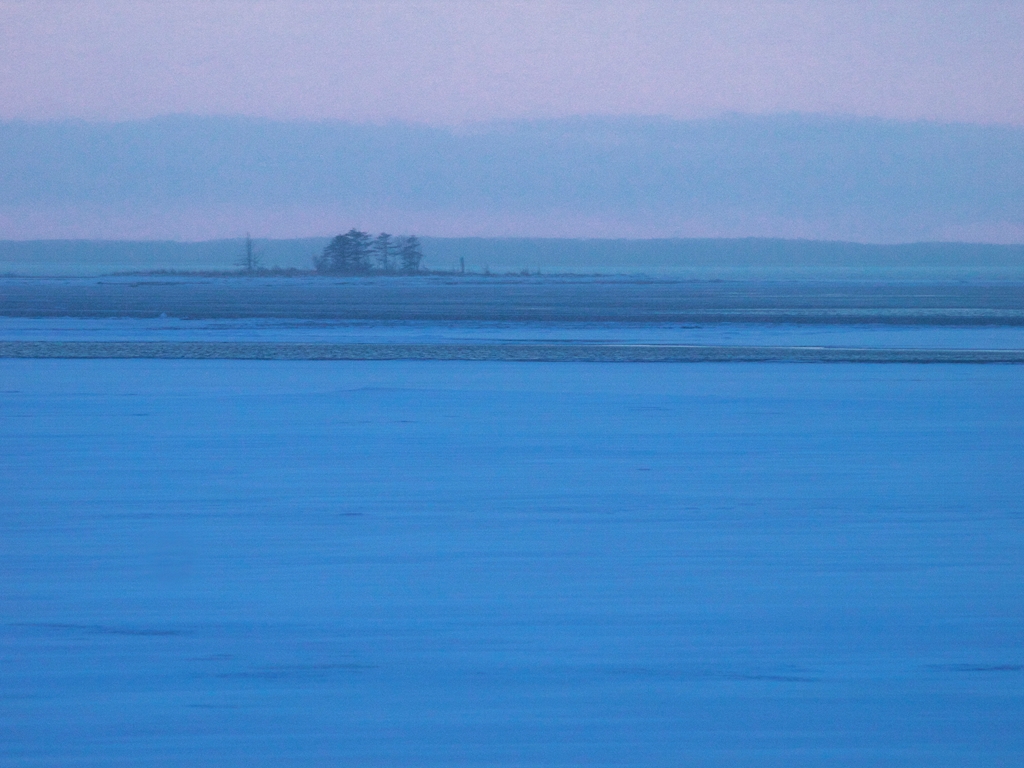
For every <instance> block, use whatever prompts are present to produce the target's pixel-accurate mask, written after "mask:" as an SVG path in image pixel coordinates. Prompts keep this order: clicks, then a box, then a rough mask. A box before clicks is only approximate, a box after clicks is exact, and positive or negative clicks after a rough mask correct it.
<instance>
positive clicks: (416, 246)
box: [398, 235, 423, 273]
mask: <svg viewBox="0 0 1024 768" xmlns="http://www.w3.org/2000/svg"><path fill="white" fill-rule="evenodd" d="M398 253H399V258H400V259H401V260H402V271H403V272H407V273H414V272H419V271H420V262H421V261H423V253H422V252H421V251H420V239H419V238H418V237H416V235H409V237H406V238H403V239H402V241H401V246H400V247H399V249H398Z"/></svg>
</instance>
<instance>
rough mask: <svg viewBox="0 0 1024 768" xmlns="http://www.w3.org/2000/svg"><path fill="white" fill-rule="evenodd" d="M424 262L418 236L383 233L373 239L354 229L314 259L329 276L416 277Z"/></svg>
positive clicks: (340, 236) (331, 243) (330, 243)
mask: <svg viewBox="0 0 1024 768" xmlns="http://www.w3.org/2000/svg"><path fill="white" fill-rule="evenodd" d="M422 261H423V253H422V251H421V250H420V241H419V238H418V237H416V236H415V235H409V236H407V237H394V236H393V235H389V234H388V233H387V232H381V233H380V234H379V235H377V236H376V237H373V236H372V235H370V234H369V233H368V232H361V231H359V230H358V229H350V230H349V231H348V232H346V233H345V234H344V235H338V236H337V237H335V238H333V239H332V240H331V242H329V243H328V244H327V247H326V248H324V250H323V253H322V254H320V255H319V256H317V257H316V258H315V259H313V266H315V267H316V271H317V272H323V273H328V274H343V275H359V274H368V273H370V272H402V273H405V274H413V273H416V272H419V271H420V262H422Z"/></svg>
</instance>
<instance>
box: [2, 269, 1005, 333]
mask: <svg viewBox="0 0 1024 768" xmlns="http://www.w3.org/2000/svg"><path fill="white" fill-rule="evenodd" d="M161 315H166V316H168V317H174V318H190V319H226V318H293V319H303V320H330V321H361V322H374V321H376V322H416V321H432V322H444V323H459V322H539V323H544V322H564V323H603V322H616V323H636V324H643V323H803V324H853V323H856V324H866V323H872V324H878V323H883V324H897V325H916V324H924V325H929V324H930V325H1018V326H1019V325H1024V283H988V284H985V283H949V282H947V283H909V282H907V283H894V282H888V283H869V282H813V281H737V282H712V281H681V280H644V279H636V278H612V277H608V278H579V277H577V278H570V277H531V278H481V277H468V276H467V277H441V276H432V277H414V278H337V279H335V278H313V277H310V278H287V279H286V278H241V277H222V278H216V277H209V278H200V277H167V276H164V277H116V278H111V277H108V278H0V316H7V317H80V318H113V317H142V318H144V317H159V316H161Z"/></svg>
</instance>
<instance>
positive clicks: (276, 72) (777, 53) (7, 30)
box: [0, 0, 1024, 125]
mask: <svg viewBox="0 0 1024 768" xmlns="http://www.w3.org/2000/svg"><path fill="white" fill-rule="evenodd" d="M1021 73H1024V2H1016V1H1015V2H980V1H975V2H960V3H957V2H948V1H943V0H927V1H923V2H914V1H913V0H903V1H901V2H842V1H841V0H840V1H838V2H837V1H835V0H832V1H829V2H825V1H824V0H802V1H797V2H787V3H775V2H729V1H727V0H718V1H716V2H702V3H693V2H664V1H663V2H642V1H638V0H628V2H627V1H626V0H622V1H621V2H599V1H596V0H595V1H591V2H585V3H573V2H500V1H499V2H493V1H491V2H484V1H483V0H480V1H479V2H474V1H473V0H444V2H409V1H405V2H403V1H401V0H397V1H392V2H387V1H386V0H374V2H323V1H319V2H311V1H307V0H271V1H260V0H247V1H242V2H240V1H238V0H221V1H218V0H202V1H201V2H192V1H190V0H122V1H118V0H58V1H53V0H22V1H19V0H13V1H12V0H0V119H33V120H36V119H52V118H66V117H81V118H88V119H99V120H121V119H131V118H139V117H149V116H154V115H162V114H168V113H192V114H245V115H255V116H268V117H275V118H286V119H288V118H301V119H321V118H331V119H342V120H353V121H388V120H393V119H398V120H405V121H414V122H426V123H435V124H453V123H460V122H464V121H475V120H491V119H503V118H524V117H525V118H534V117H559V116H567V115H578V114H604V115H623V114H639V115H667V116H671V117H678V118H692V117H701V116H709V115H714V114H719V113H722V112H733V111H734V112H747V113H773V112H792V111H796V112H816V113H840V114H847V115H857V116H874V117H886V118H896V119H901V120H906V119H910V120H914V119H921V118H924V119H937V120H942V121H965V122H984V123H992V122H995V123H1011V124H1016V125H1024V76H1022V74H1021Z"/></svg>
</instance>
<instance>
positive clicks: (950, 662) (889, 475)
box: [0, 360, 1024, 767]
mask: <svg viewBox="0 0 1024 768" xmlns="http://www.w3.org/2000/svg"><path fill="white" fill-rule="evenodd" d="M1022 392H1024V367H1021V366H1000V365H991V366H975V365H960V366H946V365H918V366H915V365H842V364H833V365H811V364H724V365H716V364H692V365H672V364H666V365H643V364H571V363H564V364H521V363H520V364H517V363H458V362H421V363H415V362H381V363H374V362H334V363H317V362H244V361H160V360H79V361H73V360H0V488H2V500H0V510H2V511H0V765H3V766H133V767H134V766H183V765H189V766H338V765H353V766H357V765H358V766H374V765H382V766H383V765H387V766H395V765H400V766H453V765H460V766H462V765H464V766H499V765H500V766H506V765H507V766H568V765H572V766H577V765H587V766H590V765H593V766H602V765H623V766H641V765H642V766H690V765H694V766H755V765H756V766H1015V765H1021V764H1024V609H1022V607H1021V606H1024V483H1022V482H1021V478H1022V477H1024V398H1022V394H1021V393H1022Z"/></svg>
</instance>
